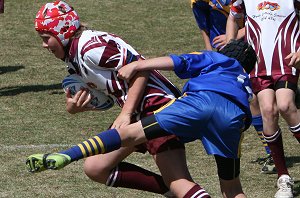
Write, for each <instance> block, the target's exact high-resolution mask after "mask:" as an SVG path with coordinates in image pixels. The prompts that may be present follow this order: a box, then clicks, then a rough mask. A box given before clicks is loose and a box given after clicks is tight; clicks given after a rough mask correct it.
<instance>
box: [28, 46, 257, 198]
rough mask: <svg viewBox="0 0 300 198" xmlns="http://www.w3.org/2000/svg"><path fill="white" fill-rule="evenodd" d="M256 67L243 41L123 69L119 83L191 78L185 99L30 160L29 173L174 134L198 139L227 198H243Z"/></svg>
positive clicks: (145, 62)
mask: <svg viewBox="0 0 300 198" xmlns="http://www.w3.org/2000/svg"><path fill="white" fill-rule="evenodd" d="M226 55H227V56H226ZM228 56H229V57H232V58H229V57H228ZM234 58H235V59H234ZM237 60H238V61H237ZM255 62H256V55H255V53H254V51H253V49H252V48H251V47H250V46H249V45H248V44H246V43H245V42H243V41H233V42H231V43H229V44H228V45H226V46H225V47H224V48H223V49H222V50H221V51H220V53H217V52H213V51H204V52H200V53H191V54H182V55H180V56H177V55H170V56H168V57H160V58H154V59H148V60H143V61H135V62H132V63H130V64H128V65H127V66H124V67H122V68H121V69H119V74H118V76H119V77H120V78H123V79H126V80H127V81H130V79H132V78H133V76H134V75H135V73H136V72H138V71H145V70H152V69H161V70H174V71H175V73H176V74H177V75H178V76H179V77H180V78H184V79H185V78H190V80H189V81H188V82H187V83H186V84H185V86H184V89H183V91H184V95H183V96H182V97H180V98H178V99H174V100H173V101H171V102H169V104H168V105H166V106H164V107H163V108H161V109H160V110H157V111H155V114H154V115H151V116H147V117H145V118H142V119H141V121H138V122H136V123H133V124H130V125H128V126H125V127H123V128H119V129H110V130H107V131H103V132H101V133H99V134H98V135H96V136H94V137H93V138H90V139H88V140H86V141H84V142H82V143H80V144H78V145H76V146H74V147H71V148H70V149H67V150H64V151H61V152H59V153H52V154H34V155H31V156H29V157H28V159H27V161H26V164H27V167H28V169H29V171H31V172H40V171H44V170H46V169H61V168H63V167H65V166H66V165H68V164H70V163H71V162H73V161H76V160H79V159H82V158H85V157H86V156H92V155H96V154H98V153H109V152H112V151H114V150H116V149H119V148H120V147H123V146H132V145H138V144H141V143H143V142H146V141H148V140H151V139H154V138H157V137H161V136H166V135H170V134H175V135H176V136H178V137H179V138H180V139H181V140H182V141H183V142H190V141H194V140H196V139H200V140H201V141H202V143H203V146H204V148H205V149H206V151H207V153H208V154H212V155H214V156H215V160H216V164H217V168H218V176H219V179H220V186H221V192H222V195H223V196H224V197H245V195H244V193H243V190H242V186H241V183H240V180H239V173H240V144H241V139H242V136H243V135H242V134H243V133H242V132H243V131H244V130H246V129H247V128H248V127H249V125H250V124H251V113H250V109H249V102H248V100H249V99H250V98H251V96H252V91H251V87H250V83H249V78H248V74H247V73H246V72H245V70H246V71H247V72H249V71H251V69H252V68H253V67H254V64H255ZM241 65H242V66H243V67H244V69H245V70H244V69H243V67H241ZM87 145H88V146H87ZM174 163H177V162H174ZM198 197H200V196H198ZM202 197H208V195H202Z"/></svg>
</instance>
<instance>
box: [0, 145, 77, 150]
mask: <svg viewBox="0 0 300 198" xmlns="http://www.w3.org/2000/svg"><path fill="white" fill-rule="evenodd" d="M71 146H74V145H71V144H39V145H32V144H30V145H3V144H0V150H6V151H13V150H20V149H55V148H61V147H71Z"/></svg>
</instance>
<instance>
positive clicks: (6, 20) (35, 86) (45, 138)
mask: <svg viewBox="0 0 300 198" xmlns="http://www.w3.org/2000/svg"><path fill="white" fill-rule="evenodd" d="M45 2H46V1H45V0H42V1H37V0H34V1H33V0H26V1H25V0H23V1H21V0H9V1H6V2H5V13H4V14H2V15H0V35H1V37H0V38H1V39H0V40H1V41H0V42H1V43H0V112H1V113H0V126H1V129H0V135H1V138H0V159H1V163H0V186H1V187H0V197H118V198H122V197H131V198H139V197H149V198H150V197H160V196H159V195H156V194H152V193H147V192H141V191H136V190H128V189H122V188H108V187H106V186H104V185H100V184H97V183H94V182H92V181H91V180H89V179H88V178H87V176H85V174H84V173H83V171H82V164H83V161H78V162H75V163H73V164H71V165H69V166H68V167H66V168H65V169H63V170H60V171H46V172H43V173H40V174H30V173H28V172H27V171H26V167H25V163H24V162H25V160H26V157H27V156H28V155H30V154H33V153H43V152H53V151H59V150H61V149H64V148H66V147H67V146H69V145H73V144H76V143H79V142H81V141H82V140H84V139H86V138H88V137H90V136H91V135H93V134H96V133H97V132H100V131H102V130H104V129H106V128H107V127H108V125H109V124H110V123H111V122H112V121H113V120H114V118H115V117H116V115H117V113H118V112H119V110H118V109H117V108H113V109H111V110H108V111H107V112H105V113H103V112H88V113H84V114H78V115H70V114H68V113H66V111H65V96H64V93H63V91H62V89H61V80H62V79H63V78H64V76H65V75H66V71H65V68H64V67H65V66H64V63H63V62H62V61H60V60H57V59H56V58H54V57H53V55H52V54H50V53H48V52H47V51H46V50H45V49H42V48H41V44H42V43H41V40H40V38H39V37H38V36H37V34H36V33H35V30H34V24H33V21H34V17H35V14H36V12H37V11H38V9H39V8H40V7H41V5H43V4H44V3H45ZM68 2H69V3H70V4H71V5H73V6H74V7H75V9H76V10H77V12H78V13H79V15H80V16H81V21H82V22H85V23H87V25H88V26H89V27H91V28H93V29H98V30H103V31H108V32H112V33H115V34H117V35H120V36H122V37H123V38H124V39H125V40H126V41H128V42H129V43H130V44H131V45H133V46H134V47H135V48H136V49H137V50H138V51H139V52H140V53H142V54H143V55H144V56H145V57H147V58H149V57H155V56H160V55H168V54H169V53H184V52H191V51H196V50H199V49H203V44H202V41H201V37H200V34H199V31H198V27H197V25H196V22H195V20H194V18H193V15H192V11H191V9H190V2H189V0H163V1H158V0H148V1H142V0H126V1H125V0H110V1H108V0H100V1H95V0H85V1H75V0H70V1H68ZM165 75H166V76H168V77H170V78H171V79H172V81H173V82H174V83H175V84H176V85H178V87H180V88H181V87H182V85H183V83H184V82H183V81H179V80H178V79H177V78H175V76H174V75H173V74H172V73H165ZM282 130H283V135H284V146H285V151H286V156H287V164H288V167H289V170H290V173H291V175H292V176H293V177H294V178H295V181H296V184H295V194H296V197H299V195H300V181H299V178H300V156H299V144H297V142H296V140H295V139H294V138H292V136H291V134H290V133H289V132H288V128H287V126H286V125H285V124H284V122H282ZM242 149H243V157H242V162H241V163H242V165H241V180H242V183H243V186H244V191H245V193H246V194H247V195H248V197H250V198H271V197H273V195H274V194H275V192H276V188H275V187H274V185H275V182H276V175H262V174H260V168H261V166H260V165H258V164H252V163H250V161H251V160H254V159H256V158H257V157H262V156H263V155H264V151H263V147H262V144H261V143H260V141H259V139H258V136H257V135H256V133H255V131H254V130H253V128H250V129H249V130H248V131H247V132H246V133H245V139H244V142H243V145H242ZM187 158H188V165H189V169H190V171H191V173H192V175H193V177H194V179H195V181H197V182H198V183H200V184H201V185H202V186H203V187H204V188H205V189H206V190H207V191H208V192H209V193H210V194H211V195H212V196H213V197H220V193H219V183H218V179H217V174H216V168H215V166H214V160H213V158H212V157H211V156H207V155H206V154H205V152H204V151H203V148H202V146H201V143H200V142H199V141H197V142H193V143H189V144H187ZM127 161H129V162H133V163H135V164H137V165H140V166H143V167H147V168H149V169H150V170H153V171H156V172H158V169H157V168H156V167H155V165H154V163H153V160H152V159H151V157H150V155H141V154H134V155H132V156H131V157H130V158H128V159H127Z"/></svg>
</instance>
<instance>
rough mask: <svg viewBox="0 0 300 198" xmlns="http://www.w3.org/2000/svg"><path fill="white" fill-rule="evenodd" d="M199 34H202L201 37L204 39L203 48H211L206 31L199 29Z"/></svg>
mask: <svg viewBox="0 0 300 198" xmlns="http://www.w3.org/2000/svg"><path fill="white" fill-rule="evenodd" d="M201 34H202V38H203V41H204V45H205V49H206V50H212V46H211V44H210V40H209V36H208V34H207V32H206V31H204V30H201Z"/></svg>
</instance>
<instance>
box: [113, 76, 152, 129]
mask: <svg viewBox="0 0 300 198" xmlns="http://www.w3.org/2000/svg"><path fill="white" fill-rule="evenodd" d="M148 77H149V72H148V71H143V72H137V73H136V75H135V76H134V77H133V79H132V80H131V81H130V82H129V90H128V93H127V99H126V102H125V103H124V106H123V107H122V110H121V112H120V114H119V115H118V117H117V118H116V120H115V121H114V123H113V124H112V128H120V127H123V126H126V125H128V124H130V121H131V117H132V115H133V113H134V112H135V110H136V109H137V106H138V104H139V103H140V101H141V99H142V97H143V93H144V90H145V87H146V85H147V81H148Z"/></svg>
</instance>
